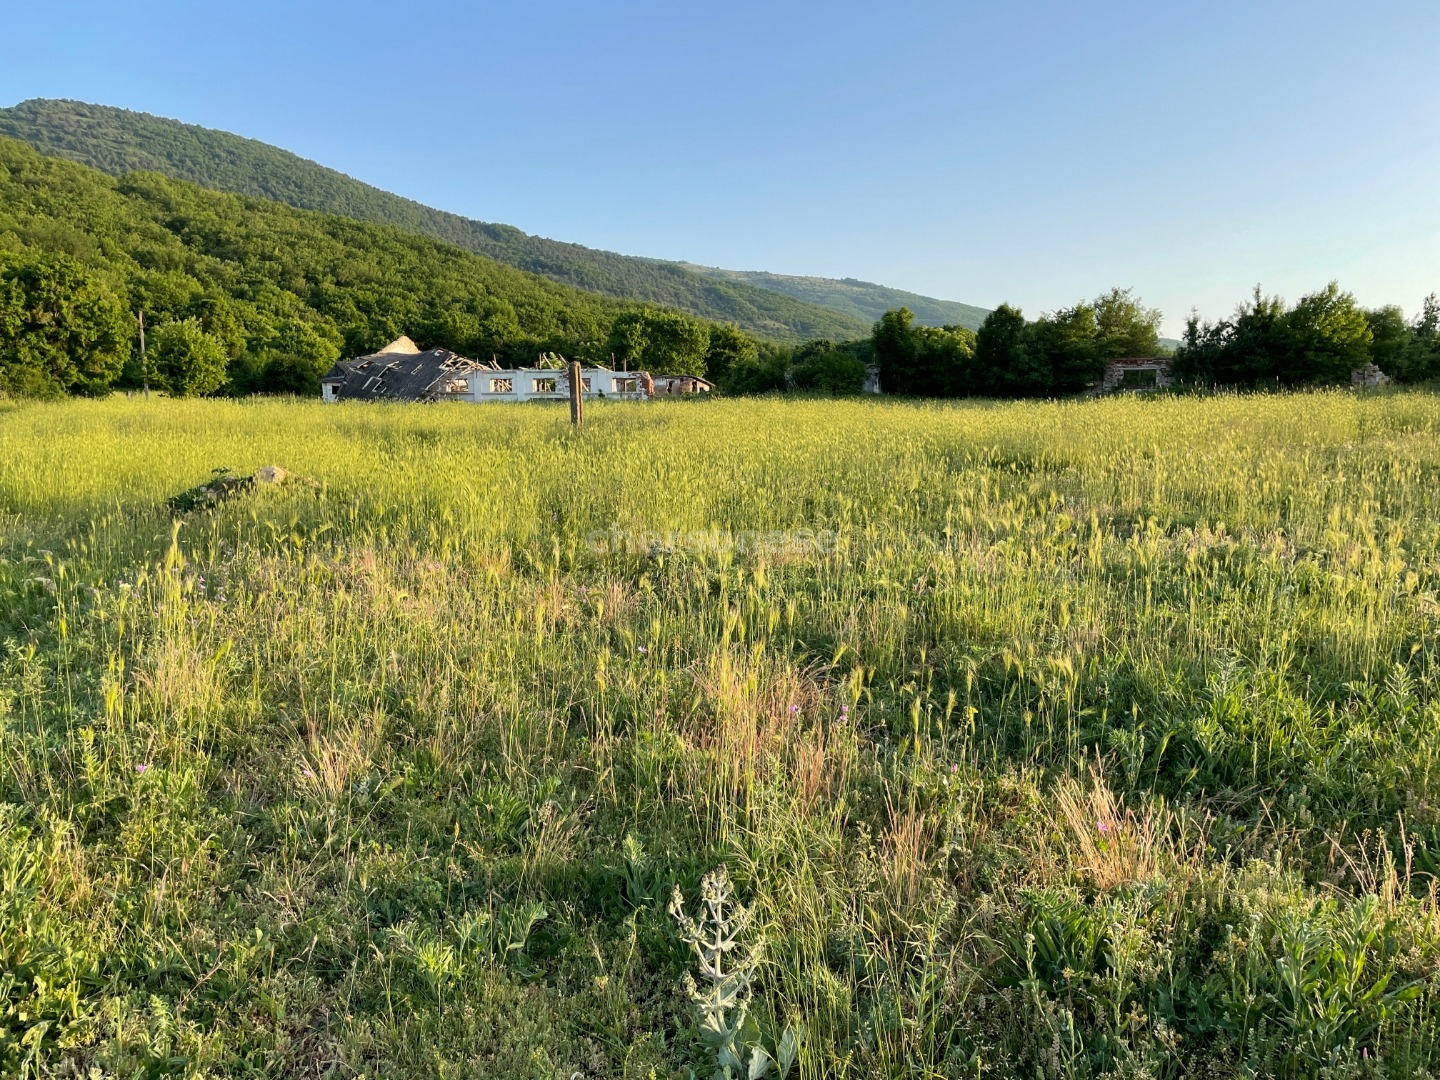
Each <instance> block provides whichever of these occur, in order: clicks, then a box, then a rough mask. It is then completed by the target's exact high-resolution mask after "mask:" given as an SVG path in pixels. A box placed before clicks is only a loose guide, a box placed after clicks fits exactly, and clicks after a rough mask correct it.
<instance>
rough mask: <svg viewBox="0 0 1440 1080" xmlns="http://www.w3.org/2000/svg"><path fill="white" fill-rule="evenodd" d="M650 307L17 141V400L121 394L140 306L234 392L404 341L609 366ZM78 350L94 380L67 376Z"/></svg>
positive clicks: (394, 232)
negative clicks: (120, 377)
mask: <svg viewBox="0 0 1440 1080" xmlns="http://www.w3.org/2000/svg"><path fill="white" fill-rule="evenodd" d="M636 307H637V305H635V304H633V303H627V302H624V301H621V300H618V299H614V298H611V297H606V296H600V295H597V294H595V293H592V292H587V291H585V290H583V289H577V288H573V287H571V286H568V285H563V284H560V283H558V282H555V281H551V280H549V279H548V278H545V277H541V276H540V275H537V274H531V273H527V272H525V271H523V270H517V269H516V268H514V267H512V266H506V265H504V264H502V263H499V262H496V261H495V260H493V259H487V258H484V257H482V256H480V255H476V254H474V253H472V252H469V251H465V250H462V249H460V248H458V247H455V246H453V245H451V244H447V243H444V242H443V241H440V240H435V239H432V238H430V237H427V236H420V235H417V234H415V233H412V232H407V231H405V230H403V229H400V228H396V227H394V226H389V225H377V224H373V223H370V222H364V221H356V220H355V219H353V218H349V217H344V216H341V215H335V214H321V213H318V212H315V211H308V210H297V209H295V208H293V207H290V206H286V205H285V204H284V203H279V202H273V201H270V200H265V199H257V198H248V197H243V196H238V195H231V194H227V193H223V192H216V191H210V190H207V189H205V188H202V187H199V186H198V185H195V184H189V183H185V182H184V181H179V180H173V179H170V178H168V177H164V176H160V175H159V174H156V173H131V174H129V175H127V176H126V177H124V178H122V179H117V178H115V177H111V176H109V175H106V174H105V173H102V172H99V171H98V170H95V169H91V168H88V167H86V166H84V165H80V164H76V163H74V162H70V161H64V160H61V159H59V158H54V157H46V156H43V155H41V154H39V153H37V152H36V151H35V150H34V149H32V148H31V147H29V146H27V145H25V144H24V143H21V142H17V141H14V140H11V139H6V138H0V394H4V393H6V392H7V383H8V392H9V393H15V394H39V395H42V396H47V395H55V394H58V393H63V392H65V391H78V392H101V391H103V390H105V389H107V388H108V387H109V385H111V383H112V382H113V380H114V377H115V374H116V371H117V370H118V365H120V364H121V363H122V362H125V361H129V359H130V341H131V338H132V337H133V335H134V322H133V316H132V314H131V313H133V312H135V311H137V310H143V311H144V312H145V313H146V316H147V319H148V320H149V322H150V324H151V325H152V326H153V327H160V328H162V329H163V327H165V326H166V325H167V324H181V323H184V324H186V325H187V326H188V327H189V328H190V329H189V331H187V333H189V334H190V338H187V343H188V344H187V347H188V346H189V345H195V342H196V341H198V342H199V343H200V345H199V347H200V348H201V351H202V352H206V353H207V354H208V352H213V350H214V349H217V348H218V349H221V350H223V356H222V357H220V358H219V359H218V360H217V361H216V363H218V364H219V365H220V366H221V367H222V368H224V367H226V366H227V365H228V372H229V379H230V383H231V388H232V390H235V391H245V390H257V389H259V390H296V391H304V390H307V389H313V387H314V379H315V376H316V374H317V372H318V371H323V370H324V368H325V367H328V366H329V364H330V363H333V361H334V360H335V359H336V358H337V357H339V356H340V355H342V354H348V355H355V354H359V353H364V352H369V351H372V350H373V349H375V348H376V347H378V346H380V345H383V344H384V343H385V342H387V341H389V340H392V339H393V338H395V337H397V336H399V335H400V334H402V333H405V334H410V335H412V336H413V337H415V339H416V340H417V341H419V342H420V343H421V344H423V345H426V346H444V347H447V348H450V349H453V350H455V351H457V352H462V353H465V354H468V355H473V356H486V355H489V354H491V353H495V354H499V355H501V356H502V357H508V358H511V359H526V358H533V357H534V356H535V354H536V352H537V351H539V350H556V351H561V352H564V353H566V354H567V355H569V356H571V357H573V358H577V359H582V360H598V359H602V358H603V357H604V356H605V355H606V354H607V352H608V351H612V346H611V345H610V344H609V343H608V342H607V335H608V334H609V333H610V330H611V324H612V323H613V322H614V320H615V317H616V316H617V315H618V314H620V313H622V312H625V311H629V310H635V309H636ZM61 324H64V325H65V326H68V327H71V328H75V329H73V333H76V334H79V335H80V337H79V338H75V337H71V338H64V337H63V335H62V333H61V330H60V329H59V328H60V326H61ZM192 331H193V332H194V333H199V334H201V335H202V337H200V338H194V333H192ZM71 332H72V331H71V330H67V331H65V333H71ZM722 336H723V335H716V337H717V340H718V339H719V338H720V337H722ZM82 338H83V340H81V339H82ZM191 339H194V340H191ZM192 351H193V350H192ZM207 351H208V352H207ZM77 353H82V354H83V355H84V356H85V357H87V358H88V359H87V360H86V361H85V362H86V363H92V362H93V371H90V372H88V373H86V372H76V371H74V370H72V369H71V368H67V367H66V365H67V364H68V365H72V367H73V365H74V364H75V363H77V362H78V361H76V359H75V356H74V355H73V354H77ZM657 370H659V369H657ZM200 392H204V391H203V390H202V391H200Z"/></svg>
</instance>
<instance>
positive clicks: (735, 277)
mask: <svg viewBox="0 0 1440 1080" xmlns="http://www.w3.org/2000/svg"><path fill="white" fill-rule="evenodd" d="M682 265H683V266H684V267H685V268H686V269H687V270H693V271H695V273H697V274H704V275H705V276H706V277H711V278H715V279H716V280H719V281H735V282H742V283H744V284H746V285H755V286H758V287H759V288H762V289H768V290H770V291H771V292H778V293H784V294H785V295H786V296H792V297H794V298H795V299H796V300H804V301H806V302H808V303H811V304H819V305H820V306H821V307H828V308H832V309H834V310H835V311H840V312H844V313H845V314H847V315H853V316H855V317H856V318H857V319H865V320H866V321H867V322H872V323H873V322H874V321H875V320H877V319H878V318H880V316H881V315H884V314H885V312H887V311H893V310H894V309H895V308H901V307H908V308H909V309H910V310H911V311H912V312H914V313H915V321H916V322H917V323H919V324H920V325H921V326H966V327H969V328H970V329H971V330H978V329H980V324H981V323H982V322H984V321H985V316H986V315H988V314H990V309H989V308H983V307H976V306H975V305H974V304H962V303H960V302H959V301H956V300H936V299H935V298H934V297H933V296H921V295H920V294H919V293H913V292H907V291H906V290H904V289H892V288H890V287H889V286H887V285H876V284H875V283H874V282H870V281H860V280H857V279H856V278H825V277H799V276H796V275H792V274H771V273H767V272H766V271H763V270H722V269H720V268H719V267H716V266H698V265H696V264H695V263H683V264H682Z"/></svg>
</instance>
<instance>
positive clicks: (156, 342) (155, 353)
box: [145, 319, 229, 397]
mask: <svg viewBox="0 0 1440 1080" xmlns="http://www.w3.org/2000/svg"><path fill="white" fill-rule="evenodd" d="M145 359H146V362H147V365H148V369H149V379H150V382H151V384H152V385H154V386H155V387H156V388H157V389H160V390H165V391H168V392H169V393H170V394H171V395H172V396H174V397H197V396H199V395H201V394H209V393H213V392H214V391H216V390H218V389H220V387H222V386H224V385H225V376H226V361H227V360H228V359H229V358H228V357H227V356H226V355H225V344H224V342H222V341H221V340H220V339H219V338H217V337H215V336H214V335H213V334H207V333H206V332H205V330H204V328H203V327H202V326H201V324H200V320H199V319H181V320H179V321H178V322H168V323H165V324H164V325H163V326H161V327H160V328H159V329H158V330H156V331H155V333H154V334H153V335H151V347H150V350H149V352H148V353H147V354H146V357H145Z"/></svg>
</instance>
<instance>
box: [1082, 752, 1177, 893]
mask: <svg viewBox="0 0 1440 1080" xmlns="http://www.w3.org/2000/svg"><path fill="white" fill-rule="evenodd" d="M1055 806H1056V808H1057V809H1058V810H1059V812H1060V818H1061V820H1062V821H1063V822H1064V824H1065V826H1066V830H1067V832H1068V834H1069V840H1070V844H1069V845H1068V848H1069V853H1070V859H1071V862H1072V865H1074V866H1075V867H1076V868H1078V869H1079V870H1081V871H1082V872H1083V873H1085V875H1086V876H1087V877H1089V878H1090V880H1091V881H1092V883H1093V884H1094V885H1095V887H1096V888H1098V889H1102V890H1103V889H1114V888H1117V887H1118V886H1121V885H1133V884H1138V883H1140V882H1144V881H1152V880H1154V879H1155V878H1156V877H1159V876H1160V875H1161V874H1163V873H1165V872H1166V871H1167V870H1171V869H1173V868H1174V867H1175V866H1176V865H1177V863H1178V861H1179V860H1178V859H1177V858H1176V854H1175V849H1174V845H1173V843H1172V841H1171V838H1170V827H1171V825H1172V823H1173V820H1174V818H1173V815H1172V814H1171V813H1170V811H1169V810H1168V809H1166V808H1165V807H1163V806H1160V805H1158V804H1150V805H1147V806H1145V807H1144V808H1143V809H1141V810H1140V811H1138V812H1137V811H1135V810H1133V809H1131V808H1129V807H1127V806H1125V805H1124V804H1123V803H1122V802H1121V801H1120V799H1119V798H1118V797H1117V796H1116V795H1115V793H1114V792H1113V791H1111V790H1110V785H1109V784H1108V783H1106V780H1105V773H1104V771H1103V770H1102V769H1101V768H1100V767H1099V766H1092V767H1091V769H1090V782H1089V784H1088V785H1086V784H1081V783H1080V782H1079V781H1078V780H1075V779H1067V780H1065V781H1064V782H1062V783H1061V784H1060V786H1059V787H1058V788H1057V789H1056V791H1055Z"/></svg>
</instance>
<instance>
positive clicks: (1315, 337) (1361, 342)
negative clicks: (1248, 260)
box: [1172, 281, 1440, 387]
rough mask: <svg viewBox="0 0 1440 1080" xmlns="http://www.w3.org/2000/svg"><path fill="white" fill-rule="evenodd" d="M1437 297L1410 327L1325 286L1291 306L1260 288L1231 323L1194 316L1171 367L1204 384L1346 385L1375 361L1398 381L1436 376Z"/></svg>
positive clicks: (1399, 316)
mask: <svg viewBox="0 0 1440 1080" xmlns="http://www.w3.org/2000/svg"><path fill="white" fill-rule="evenodd" d="M1437 323H1440V310H1437V305H1436V301H1435V299H1434V298H1433V297H1432V298H1430V299H1428V300H1427V301H1426V304H1425V311H1424V312H1423V313H1422V315H1421V316H1420V318H1419V319H1418V320H1416V321H1415V322H1414V323H1406V322H1405V318H1404V315H1403V313H1402V312H1401V311H1400V309H1399V308H1395V307H1385V308H1380V309H1378V310H1376V311H1369V312H1367V311H1362V310H1361V309H1360V307H1359V306H1358V305H1357V304H1356V302H1355V298H1354V297H1353V296H1352V295H1350V294H1349V293H1346V292H1341V291H1340V287H1339V286H1338V285H1337V284H1336V283H1335V282H1333V281H1332V282H1331V283H1330V284H1329V285H1327V286H1325V288H1323V289H1321V290H1319V291H1317V292H1313V293H1310V294H1308V295H1306V296H1303V297H1301V298H1300V300H1299V301H1298V302H1297V303H1296V304H1295V306H1294V307H1292V308H1288V309H1287V308H1286V306H1285V304H1284V302H1283V301H1282V300H1281V299H1280V298H1279V297H1276V296H1266V295H1265V294H1264V293H1263V292H1262V291H1261V290H1260V288H1259V286H1257V287H1256V289H1255V294H1254V296H1253V297H1251V299H1250V301H1249V302H1248V303H1245V304H1242V305H1240V307H1239V309H1238V310H1237V311H1236V312H1235V315H1234V317H1233V318H1230V319H1224V320H1221V321H1219V322H1215V323H1208V322H1201V321H1200V318H1199V316H1196V315H1192V316H1191V318H1190V319H1189V321H1188V323H1187V324H1186V328H1185V340H1184V343H1183V344H1182V345H1181V347H1180V348H1179V349H1178V350H1177V351H1176V354H1175V361H1174V363H1173V365H1172V370H1173V371H1174V373H1175V376H1176V377H1177V378H1178V379H1179V380H1180V381H1181V382H1183V383H1187V384H1191V385H1202V386H1234V387H1265V386H1302V385H1308V384H1312V383H1318V384H1325V383H1344V382H1348V381H1349V379H1350V373H1351V372H1352V371H1354V370H1355V369H1356V368H1360V367H1363V366H1364V365H1365V364H1366V363H1368V362H1370V361H1372V360H1373V361H1374V362H1375V363H1376V364H1377V365H1379V367H1380V368H1381V370H1382V371H1384V372H1385V373H1386V374H1387V375H1389V376H1390V377H1391V378H1394V379H1397V380H1399V381H1400V382H1420V381H1424V380H1426V379H1431V378H1436V377H1440V347H1437V342H1436V334H1435V326H1436V324H1437Z"/></svg>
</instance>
